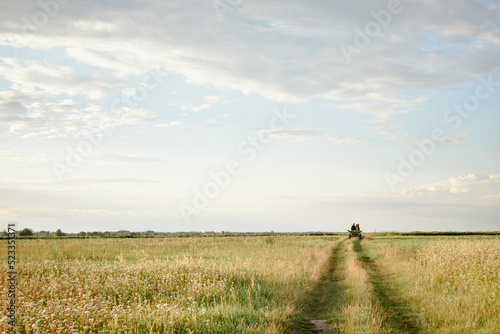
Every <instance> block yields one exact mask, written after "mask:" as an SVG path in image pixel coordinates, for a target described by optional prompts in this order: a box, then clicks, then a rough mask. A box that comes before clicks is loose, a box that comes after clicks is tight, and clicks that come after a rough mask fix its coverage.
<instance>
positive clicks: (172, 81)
mask: <svg viewBox="0 0 500 334" xmlns="http://www.w3.org/2000/svg"><path fill="white" fill-rule="evenodd" d="M2 6H3V7H2V11H1V12H0V73H1V77H0V194H1V202H0V220H1V221H3V223H4V224H5V226H6V225H7V223H8V222H10V221H16V222H17V223H18V227H19V228H23V227H30V228H32V229H34V230H51V231H54V230H56V229H57V228H61V229H62V230H63V231H66V232H78V231H82V230H83V231H94V230H101V231H105V230H120V229H127V230H131V231H145V230H156V231H220V230H225V231H271V230H274V231H344V230H346V229H347V228H348V227H349V226H350V224H351V223H352V222H357V223H359V224H360V225H361V227H362V229H364V230H366V231H374V230H376V231H394V230H400V231H415V230H423V231H427V230H446V231H447V230H473V231H476V230H500V209H499V208H500V206H499V205H500V155H499V144H500V132H499V131H498V127H499V125H500V114H499V107H498V106H499V105H500V5H499V3H498V2H497V1H488V0H476V1H472V0H469V1H465V0H453V1H451V0H449V1H448V0H441V1H439V0H401V1H397V0H391V1H374V0H364V1H351V0H343V1H342V0H341V1H298V0H297V1H295V0H287V1H262V0H215V1H212V0H204V1H187V0H186V1H174V0H171V1H163V0H149V1H129V0H124V1H77V0H41V1H6V2H5V3H3V5H2ZM0 229H1V227H0Z"/></svg>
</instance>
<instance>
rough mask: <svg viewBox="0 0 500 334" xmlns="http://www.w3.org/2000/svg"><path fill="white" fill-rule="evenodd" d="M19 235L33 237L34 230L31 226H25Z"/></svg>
mask: <svg viewBox="0 0 500 334" xmlns="http://www.w3.org/2000/svg"><path fill="white" fill-rule="evenodd" d="M19 236H20V237H32V236H33V230H32V229H30V228H27V227H25V228H23V229H22V230H21V231H20V232H19Z"/></svg>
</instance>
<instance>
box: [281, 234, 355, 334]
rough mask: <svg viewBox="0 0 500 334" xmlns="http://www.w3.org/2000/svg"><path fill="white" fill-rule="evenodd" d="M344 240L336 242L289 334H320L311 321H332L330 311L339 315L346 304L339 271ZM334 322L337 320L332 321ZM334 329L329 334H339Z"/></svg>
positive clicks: (341, 276)
mask: <svg viewBox="0 0 500 334" xmlns="http://www.w3.org/2000/svg"><path fill="white" fill-rule="evenodd" d="M344 242H345V239H342V240H340V241H338V242H337V245H336V246H335V247H334V248H333V250H332V254H331V255H330V258H329V260H328V266H327V267H326V268H325V271H324V273H323V274H322V276H321V278H320V280H319V282H318V283H317V284H316V286H315V287H314V289H313V290H312V291H311V292H310V293H309V295H308V296H307V297H306V300H304V302H303V306H302V312H301V314H300V315H299V322H298V323H297V324H296V325H295V326H294V327H293V328H292V329H291V331H290V332H289V333H294V334H295V333H320V332H322V331H323V330H321V329H318V328H316V327H315V326H314V325H313V324H312V323H311V320H316V319H326V320H332V319H329V318H331V314H332V311H333V312H334V313H335V314H339V316H340V314H341V309H342V307H344V306H345V304H346V303H347V297H346V293H345V286H344V284H343V281H344V276H343V274H342V271H341V270H340V269H339V267H340V264H341V263H342V262H343V261H344V257H345V254H344V251H345V245H344ZM333 320H334V322H337V321H336V320H339V319H333ZM333 325H334V328H333V329H330V331H329V333H340V332H339V331H338V330H336V324H335V323H334V324H333Z"/></svg>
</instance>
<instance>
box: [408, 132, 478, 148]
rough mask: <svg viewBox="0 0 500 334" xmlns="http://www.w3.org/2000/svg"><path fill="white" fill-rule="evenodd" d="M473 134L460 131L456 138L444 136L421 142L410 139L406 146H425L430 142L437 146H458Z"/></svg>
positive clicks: (421, 140)
mask: <svg viewBox="0 0 500 334" xmlns="http://www.w3.org/2000/svg"><path fill="white" fill-rule="evenodd" d="M471 134H472V132H471V131H469V130H459V131H457V135H455V136H453V135H443V136H442V137H440V138H435V139H434V138H433V139H430V138H427V139H420V140H416V139H408V140H406V141H405V144H409V145H425V144H426V143H428V142H429V140H432V141H434V142H435V143H437V144H445V143H451V144H458V143H460V142H462V141H464V140H465V139H467V138H469V136H470V135H471Z"/></svg>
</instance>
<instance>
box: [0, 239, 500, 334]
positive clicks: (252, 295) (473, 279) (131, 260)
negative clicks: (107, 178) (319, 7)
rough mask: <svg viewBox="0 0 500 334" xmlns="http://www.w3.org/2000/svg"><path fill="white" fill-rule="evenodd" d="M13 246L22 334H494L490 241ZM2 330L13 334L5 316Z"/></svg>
mask: <svg viewBox="0 0 500 334" xmlns="http://www.w3.org/2000/svg"><path fill="white" fill-rule="evenodd" d="M3 242H5V243H6V241H3ZM17 245H18V248H17V258H18V264H17V271H18V275H19V276H18V282H17V309H16V314H17V328H16V330H17V331H18V332H20V333H68V332H71V333H313V332H317V329H316V328H315V326H314V325H313V324H312V323H311V322H310V321H311V320H317V319H323V320H325V322H327V323H328V329H327V330H326V331H325V332H329V333H495V332H496V330H497V329H498V328H500V320H499V319H500V238H499V237H498V236H496V235H492V236H477V235H460V236H422V235H420V236H401V235H397V236H394V235H377V236H369V235H367V237H366V238H364V239H362V240H359V239H357V238H356V239H350V240H349V239H347V238H346V237H345V236H343V237H340V236H332V235H330V236H329V235H316V236H306V235H301V236H291V235H286V236H282V235H269V236H232V237H184V238H137V239H117V238H114V239H104V238H95V239H64V238H61V239H50V238H45V239H44V238H40V239H19V240H18V241H17ZM5 249H6V247H5ZM5 262H6V261H5ZM1 284H2V289H3V291H4V292H3V293H2V294H1V297H0V302H1V307H2V309H4V310H5V309H6V307H7V302H8V299H7V293H6V283H5V280H2V283H1ZM0 330H1V331H3V332H9V330H11V328H10V327H9V325H8V323H7V318H3V319H2V320H1V322H0Z"/></svg>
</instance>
